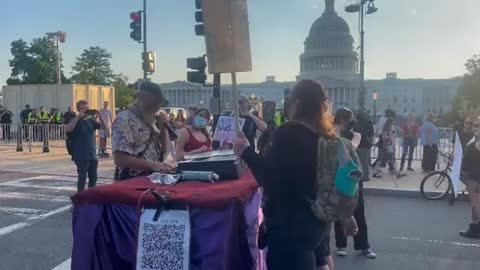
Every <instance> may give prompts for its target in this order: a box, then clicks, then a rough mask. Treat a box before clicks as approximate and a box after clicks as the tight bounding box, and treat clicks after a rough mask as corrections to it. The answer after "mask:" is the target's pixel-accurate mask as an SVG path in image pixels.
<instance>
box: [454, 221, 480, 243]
mask: <svg viewBox="0 0 480 270" xmlns="http://www.w3.org/2000/svg"><path fill="white" fill-rule="evenodd" d="M459 234H460V236H463V237H466V238H472V239H480V224H470V226H469V228H468V230H466V231H463V232H459Z"/></svg>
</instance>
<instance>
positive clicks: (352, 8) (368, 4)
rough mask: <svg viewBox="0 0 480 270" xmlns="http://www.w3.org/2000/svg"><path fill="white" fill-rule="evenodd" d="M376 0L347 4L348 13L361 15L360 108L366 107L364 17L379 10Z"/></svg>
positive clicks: (358, 0)
mask: <svg viewBox="0 0 480 270" xmlns="http://www.w3.org/2000/svg"><path fill="white" fill-rule="evenodd" d="M374 1H375V0H357V2H356V3H354V4H350V5H347V6H346V7H345V11H346V12H348V13H357V12H358V13H359V15H360V95H359V100H358V103H359V106H360V109H362V110H363V109H365V31H364V29H363V17H364V16H365V14H367V15H370V14H373V13H375V12H377V11H378V8H377V7H375V3H374ZM365 8H366V11H365Z"/></svg>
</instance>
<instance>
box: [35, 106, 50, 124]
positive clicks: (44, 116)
mask: <svg viewBox="0 0 480 270" xmlns="http://www.w3.org/2000/svg"><path fill="white" fill-rule="evenodd" d="M37 118H38V121H39V122H40V124H48V123H49V122H50V113H49V112H47V111H45V108H43V107H40V111H39V112H38V113H37Z"/></svg>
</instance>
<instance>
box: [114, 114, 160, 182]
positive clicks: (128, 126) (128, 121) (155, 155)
mask: <svg viewBox="0 0 480 270" xmlns="http://www.w3.org/2000/svg"><path fill="white" fill-rule="evenodd" d="M135 110H136V108H135V107H131V108H129V109H127V110H125V111H123V112H121V113H119V114H118V116H117V118H116V119H115V121H114V123H113V126H112V151H113V152H124V153H126V154H129V155H132V156H135V157H139V158H142V159H145V160H149V161H154V162H159V161H161V155H162V154H161V152H162V151H161V145H160V140H159V136H158V134H153V136H152V134H151V132H155V133H157V132H158V129H157V128H156V127H155V125H153V126H152V127H150V126H148V125H147V124H146V123H145V122H144V121H143V120H142V119H141V118H140V116H139V114H137V113H135ZM119 169H125V168H119ZM141 173H142V172H141V171H136V170H133V169H130V175H131V176H135V175H139V174H141Z"/></svg>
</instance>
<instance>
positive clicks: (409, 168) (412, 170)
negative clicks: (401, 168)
mask: <svg viewBox="0 0 480 270" xmlns="http://www.w3.org/2000/svg"><path fill="white" fill-rule="evenodd" d="M407 170H409V171H411V172H414V171H415V170H414V169H413V168H412V167H408V168H407Z"/></svg>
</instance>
